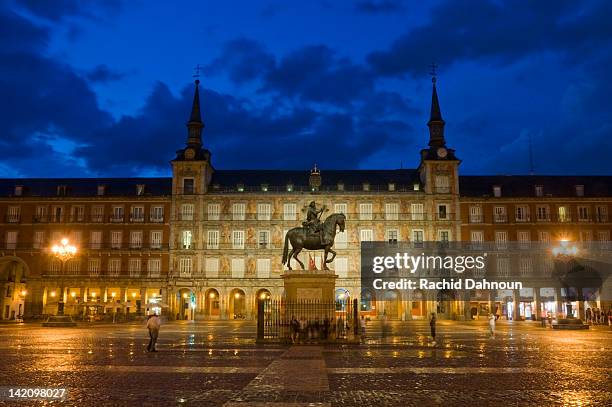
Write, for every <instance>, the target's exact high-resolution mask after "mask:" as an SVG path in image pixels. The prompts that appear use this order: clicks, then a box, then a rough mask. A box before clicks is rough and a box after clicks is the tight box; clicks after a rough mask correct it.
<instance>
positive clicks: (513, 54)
mask: <svg viewBox="0 0 612 407" xmlns="http://www.w3.org/2000/svg"><path fill="white" fill-rule="evenodd" d="M610 15H612V3H611V2H609V1H604V0H602V1H593V2H588V3H583V2H574V1H571V0H563V1H555V2H532V1H508V2H500V1H494V0H465V1H458V0H452V1H445V2H442V3H441V4H439V5H438V6H437V7H435V8H434V9H433V10H432V13H431V18H430V22H429V23H428V24H426V25H424V26H422V27H418V28H415V29H413V30H411V31H409V32H408V33H407V34H406V35H404V36H403V37H401V38H399V39H398V40H397V41H395V42H394V43H393V44H392V45H391V47H390V48H389V49H388V50H386V51H375V52H372V53H371V54H370V55H369V56H368V61H369V63H370V64H371V66H372V67H374V69H375V70H376V71H377V72H378V73H379V74H382V75H401V74H406V73H408V74H412V75H421V74H422V73H423V72H424V70H425V69H424V65H426V64H427V63H429V62H430V61H436V62H437V63H439V64H440V65H442V66H444V67H448V66H450V65H451V64H453V63H454V62H457V61H462V60H482V59H488V60H490V61H493V62H497V63H500V62H501V63H507V62H513V61H516V60H517V59H518V58H522V57H525V56H527V55H530V54H534V53H542V52H559V53H561V54H563V55H565V56H566V57H567V58H568V59H570V60H573V61H577V60H580V59H581V58H583V57H584V56H585V55H590V54H591V53H592V52H596V51H597V50H598V49H599V48H600V47H601V46H602V45H604V44H608V43H609V41H610V40H611V39H612V24H610V23H609V16H610Z"/></svg>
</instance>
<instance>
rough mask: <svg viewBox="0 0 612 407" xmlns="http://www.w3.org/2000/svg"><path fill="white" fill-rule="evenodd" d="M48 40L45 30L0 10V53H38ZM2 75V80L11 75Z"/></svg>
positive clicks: (8, 72)
mask: <svg viewBox="0 0 612 407" xmlns="http://www.w3.org/2000/svg"><path fill="white" fill-rule="evenodd" d="M48 39H49V33H48V31H47V30H46V29H44V28H41V27H37V26H35V25H33V24H30V23H29V22H28V21H27V20H25V19H24V18H23V17H20V16H19V15H17V14H15V13H13V12H11V11H9V10H3V9H2V8H0V52H2V53H3V54H9V53H17V52H21V53H23V52H39V51H41V50H43V49H44V48H45V47H46V45H47V41H48ZM4 73H5V75H3V76H4V78H7V75H9V74H12V72H10V71H8V70H7V71H5V72H4ZM1 79H2V78H0V80H1Z"/></svg>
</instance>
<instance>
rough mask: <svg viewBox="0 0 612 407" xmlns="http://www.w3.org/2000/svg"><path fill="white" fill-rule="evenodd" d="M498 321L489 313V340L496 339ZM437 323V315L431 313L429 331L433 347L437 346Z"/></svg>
mask: <svg viewBox="0 0 612 407" xmlns="http://www.w3.org/2000/svg"><path fill="white" fill-rule="evenodd" d="M496 321H497V318H496V316H495V315H494V314H492V313H489V315H488V328H489V338H490V339H495V323H496ZM436 323H437V318H436V313H435V312H432V313H431V317H429V331H430V334H431V338H432V345H433V346H436Z"/></svg>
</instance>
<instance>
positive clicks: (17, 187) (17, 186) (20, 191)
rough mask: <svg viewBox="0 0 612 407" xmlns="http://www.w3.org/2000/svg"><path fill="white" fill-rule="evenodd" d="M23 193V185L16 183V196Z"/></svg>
mask: <svg viewBox="0 0 612 407" xmlns="http://www.w3.org/2000/svg"><path fill="white" fill-rule="evenodd" d="M21 195H23V185H15V196H21Z"/></svg>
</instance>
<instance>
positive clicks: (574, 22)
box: [0, 0, 612, 177]
mask: <svg viewBox="0 0 612 407" xmlns="http://www.w3.org/2000/svg"><path fill="white" fill-rule="evenodd" d="M610 21H612V1H606V0H602V1H564V0H557V1H522V0H517V1H507V2H505V1H501V0H469V1H459V0H437V1H431V2H424V1H419V2H417V1H399V0H355V1H340V0H320V1H319V0H312V1H287V0H278V1H267V0H264V1H230V0H228V1H214V2H213V1H176V2H168V1H144V0H131V1H115V0H107V1H98V2H94V1H76V0H53V1H51V0H48V1H42V0H23V1H16V0H0V176H1V177H95V176H125V177H127V176H167V175H170V166H169V163H168V161H169V160H171V159H172V158H173V157H174V152H175V150H177V149H179V148H181V147H182V146H183V145H184V143H185V140H186V137H187V130H186V127H185V123H186V121H187V119H188V116H189V110H190V104H191V99H192V95H193V90H194V85H193V77H192V74H193V67H194V66H196V65H197V64H200V66H201V67H202V73H201V77H200V80H201V81H202V84H201V104H202V116H203V120H204V123H205V125H206V128H205V129H204V133H203V141H204V145H205V146H206V148H208V149H209V150H210V151H211V152H212V162H213V165H214V166H215V167H216V168H219V169H244V168H272V169H309V168H311V167H312V165H313V164H314V163H315V162H316V163H317V164H318V166H319V167H320V168H321V169H322V171H323V172H324V171H325V169H351V168H360V169H370V168H372V169H373V168H377V169H394V168H400V167H403V168H414V167H416V166H417V165H418V157H419V154H418V151H419V150H420V149H421V148H423V147H425V146H426V145H427V141H428V130H427V127H426V122H427V120H428V115H429V108H430V102H431V80H430V77H429V75H428V72H429V65H430V64H431V63H432V62H435V63H437V64H438V66H439V68H438V92H439V97H440V104H441V108H442V114H443V117H444V119H445V120H446V123H447V124H446V140H447V144H448V145H449V147H451V148H455V149H456V151H457V155H458V157H460V158H461V159H462V160H463V163H462V165H461V173H463V174H526V173H528V172H529V167H530V160H529V140H530V139H531V144H532V151H533V162H534V167H535V172H536V173H540V174H612V164H611V162H612V102H611V100H612V99H611V98H612V79H611V78H610V76H611V74H610V72H611V68H610V66H612V24H611V23H610Z"/></svg>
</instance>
